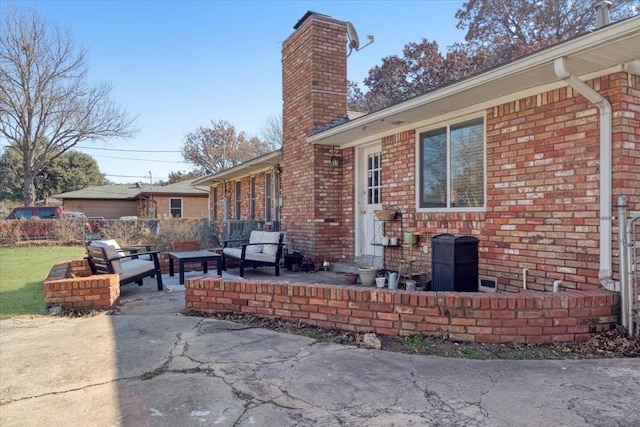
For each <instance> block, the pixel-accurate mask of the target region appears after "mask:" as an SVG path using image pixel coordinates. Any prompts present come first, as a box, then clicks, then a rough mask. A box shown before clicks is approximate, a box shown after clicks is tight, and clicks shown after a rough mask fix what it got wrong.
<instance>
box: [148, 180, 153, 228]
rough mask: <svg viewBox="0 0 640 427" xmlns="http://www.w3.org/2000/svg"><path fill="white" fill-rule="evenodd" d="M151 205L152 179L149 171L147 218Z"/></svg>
mask: <svg viewBox="0 0 640 427" xmlns="http://www.w3.org/2000/svg"><path fill="white" fill-rule="evenodd" d="M152 204H153V177H152V175H151V171H149V203H148V204H147V217H151V205H152Z"/></svg>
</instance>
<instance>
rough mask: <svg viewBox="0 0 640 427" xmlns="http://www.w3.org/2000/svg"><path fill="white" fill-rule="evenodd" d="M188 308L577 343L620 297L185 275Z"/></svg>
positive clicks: (614, 311) (467, 337)
mask: <svg viewBox="0 0 640 427" xmlns="http://www.w3.org/2000/svg"><path fill="white" fill-rule="evenodd" d="M185 299H186V310H187V312H188V313H189V314H197V313H228V312H233V313H244V314H253V315H257V316H260V317H267V318H274V317H277V318H281V319H286V320H289V321H295V322H301V323H305V324H309V325H314V326H319V327H323V328H331V329H340V330H349V331H358V332H375V333H378V334H381V335H414V334H424V335H438V336H444V337H448V338H450V339H452V340H456V341H477V342H519V343H545V342H557V341H581V340H586V339H588V338H589V335H590V334H591V333H595V332H601V331H604V330H608V329H610V328H611V324H613V323H616V322H617V321H618V311H619V295H618V294H615V293H612V292H609V291H606V290H598V291H566V292H560V293H555V294H553V293H547V294H540V293H536V292H533V291H527V292H522V293H518V294H516V293H502V294H486V293H462V292H409V291H390V290H386V289H385V290H381V289H377V288H365V287H355V286H336V285H313V284H283V283H280V284H278V283H274V282H270V283H264V282H257V281H230V280H224V279H216V278H202V279H188V280H186V290H185Z"/></svg>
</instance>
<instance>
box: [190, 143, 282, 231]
mask: <svg viewBox="0 0 640 427" xmlns="http://www.w3.org/2000/svg"><path fill="white" fill-rule="evenodd" d="M281 163H282V152H281V151H280V150H276V151H273V152H271V153H268V154H265V155H262V156H259V157H256V158H255V159H253V160H251V161H248V162H245V163H242V164H240V165H238V166H235V167H232V168H229V169H227V170H224V171H222V172H219V173H216V174H213V175H209V176H206V177H204V178H200V179H197V180H195V181H194V185H207V186H209V201H210V203H211V206H210V219H211V221H214V222H216V223H217V224H220V227H221V229H220V231H221V236H223V239H227V238H229V237H230V235H231V231H232V230H231V229H232V228H233V226H232V225H231V224H234V222H235V223H237V224H238V225H239V226H242V221H245V220H253V221H256V222H259V223H261V224H262V223H268V224H270V225H271V226H272V227H273V228H274V229H277V228H278V227H279V222H280V205H281V201H280V200H281V194H280V171H281V169H280V164H281ZM225 227H226V228H225Z"/></svg>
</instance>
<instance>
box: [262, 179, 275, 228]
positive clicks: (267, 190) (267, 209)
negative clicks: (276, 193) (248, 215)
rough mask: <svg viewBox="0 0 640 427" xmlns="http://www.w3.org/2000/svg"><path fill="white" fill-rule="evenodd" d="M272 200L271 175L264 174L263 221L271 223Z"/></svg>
mask: <svg viewBox="0 0 640 427" xmlns="http://www.w3.org/2000/svg"><path fill="white" fill-rule="evenodd" d="M272 199H273V175H272V174H271V172H266V173H265V174H264V220H265V221H273V212H272Z"/></svg>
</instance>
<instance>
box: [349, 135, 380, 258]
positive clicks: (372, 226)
mask: <svg viewBox="0 0 640 427" xmlns="http://www.w3.org/2000/svg"><path fill="white" fill-rule="evenodd" d="M376 152H377V153H381V152H382V144H381V142H380V141H378V142H376V143H373V144H368V145H364V146H361V147H357V148H356V168H355V170H356V176H355V198H354V200H355V213H356V218H355V254H354V256H355V259H356V260H364V259H366V258H369V259H371V261H370V263H371V264H372V265H379V264H380V262H381V257H382V254H381V253H380V252H381V248H380V247H376V246H373V245H371V243H372V242H373V241H378V242H379V241H381V238H382V236H381V234H382V231H381V228H380V227H378V228H380V229H376V225H378V226H380V223H375V222H373V211H374V210H376V209H381V208H382V203H375V204H369V203H368V200H367V192H366V190H367V182H366V177H365V174H366V172H367V156H368V155H370V154H372V153H376ZM380 163H382V157H381V156H380ZM381 169H382V164H380V170H381ZM380 179H381V176H380ZM380 190H382V182H381V181H380ZM380 201H381V202H382V200H380ZM365 240H371V241H370V242H367V241H365Z"/></svg>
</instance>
